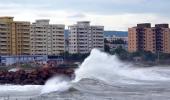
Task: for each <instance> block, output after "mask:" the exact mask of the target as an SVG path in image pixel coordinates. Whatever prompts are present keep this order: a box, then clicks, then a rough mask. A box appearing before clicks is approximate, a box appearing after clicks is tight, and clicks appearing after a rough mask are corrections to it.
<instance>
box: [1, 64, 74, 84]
mask: <svg viewBox="0 0 170 100" xmlns="http://www.w3.org/2000/svg"><path fill="white" fill-rule="evenodd" d="M55 75H66V76H68V77H70V78H71V77H72V76H73V75H74V68H57V67H56V68H55V67H47V68H40V69H34V70H31V71H30V70H29V71H26V70H22V69H20V70H18V71H16V72H12V71H10V72H9V71H0V84H18V85H43V84H45V82H46V81H47V80H48V79H49V78H51V77H53V76H55Z"/></svg>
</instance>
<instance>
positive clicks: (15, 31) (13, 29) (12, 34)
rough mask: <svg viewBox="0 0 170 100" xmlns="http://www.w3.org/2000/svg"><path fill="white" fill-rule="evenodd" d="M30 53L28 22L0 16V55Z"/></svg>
mask: <svg viewBox="0 0 170 100" xmlns="http://www.w3.org/2000/svg"><path fill="white" fill-rule="evenodd" d="M28 54H30V22H25V21H13V17H0V55H28Z"/></svg>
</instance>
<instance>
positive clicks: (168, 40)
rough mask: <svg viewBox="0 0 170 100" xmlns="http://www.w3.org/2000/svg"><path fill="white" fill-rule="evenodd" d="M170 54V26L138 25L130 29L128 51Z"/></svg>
mask: <svg viewBox="0 0 170 100" xmlns="http://www.w3.org/2000/svg"><path fill="white" fill-rule="evenodd" d="M139 50H142V51H150V52H153V53H156V52H162V53H170V29H169V25H168V24H156V25H155V27H151V24H150V23H144V24H138V25H137V27H132V28H129V29H128V51H129V52H135V51H139Z"/></svg>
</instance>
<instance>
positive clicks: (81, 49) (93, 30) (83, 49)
mask: <svg viewBox="0 0 170 100" xmlns="http://www.w3.org/2000/svg"><path fill="white" fill-rule="evenodd" d="M68 29H69V53H71V54H75V53H81V54H85V53H89V52H90V51H91V50H92V49H93V48H98V49H100V50H104V35H103V32H104V26H91V25H90V22H89V21H81V22H77V24H75V25H72V26H69V28H68Z"/></svg>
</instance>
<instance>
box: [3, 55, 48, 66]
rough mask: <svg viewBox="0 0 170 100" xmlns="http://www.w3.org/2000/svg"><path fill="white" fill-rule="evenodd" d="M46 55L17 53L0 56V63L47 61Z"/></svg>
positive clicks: (6, 64)
mask: <svg viewBox="0 0 170 100" xmlns="http://www.w3.org/2000/svg"><path fill="white" fill-rule="evenodd" d="M47 60H48V56H46V55H18V56H0V65H5V66H8V65H13V64H17V63H18V64H20V63H30V62H36V63H43V64H45V63H47Z"/></svg>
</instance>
